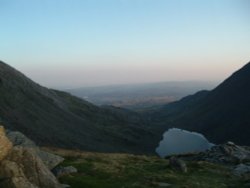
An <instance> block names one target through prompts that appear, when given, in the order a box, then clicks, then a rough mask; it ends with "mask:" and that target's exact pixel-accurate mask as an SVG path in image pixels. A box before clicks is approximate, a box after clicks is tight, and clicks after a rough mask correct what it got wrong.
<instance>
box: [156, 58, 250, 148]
mask: <svg viewBox="0 0 250 188" xmlns="http://www.w3.org/2000/svg"><path fill="white" fill-rule="evenodd" d="M151 115H152V116H151V121H152V122H157V123H156V124H157V125H156V127H155V128H156V130H158V131H159V132H162V131H163V130H166V129H167V128H168V127H178V128H183V129H187V130H192V131H198V132H201V133H203V134H204V135H205V136H206V137H207V138H208V139H209V140H211V141H213V142H216V143H220V142H225V141H227V140H231V141H234V142H236V143H238V144H245V145H250V137H249V135H250V63H248V64H247V65H245V66H244V67H243V68H242V69H240V70H238V71H237V72H235V73H234V74H233V75H232V76H230V77H229V78H228V79H226V80H225V81H224V82H223V83H221V84H220V85H219V86H218V87H216V88H215V89H214V90H212V91H202V92H198V93H196V94H194V95H192V96H188V97H185V98H183V99H182V100H180V101H178V102H175V103H171V104H169V105H166V106H164V107H163V108H161V109H159V110H157V111H156V112H154V113H153V114H151Z"/></svg>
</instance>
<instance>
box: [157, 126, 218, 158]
mask: <svg viewBox="0 0 250 188" xmlns="http://www.w3.org/2000/svg"><path fill="white" fill-rule="evenodd" d="M213 145H214V144H212V143H210V142H209V141H208V140H207V139H206V138H205V137H204V136H203V135H202V134H200V133H196V132H190V131H186V130H182V129H177V128H172V129H169V130H168V131H166V132H165V133H164V134H163V140H162V141H160V143H159V146H158V147H157V148H156V153H157V154H158V155H159V156H160V157H166V156H170V155H175V154H185V153H192V152H201V151H205V150H207V149H209V148H211V147H212V146H213Z"/></svg>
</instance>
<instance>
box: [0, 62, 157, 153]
mask: <svg viewBox="0 0 250 188" xmlns="http://www.w3.org/2000/svg"><path fill="white" fill-rule="evenodd" d="M0 117H1V119H2V121H3V123H4V125H5V126H6V127H7V128H8V129H11V130H18V131H20V132H22V133H24V134H25V135H27V136H28V137H30V138H31V139H32V140H34V141H35V142H36V143H37V144H39V145H43V146H56V147H64V148H72V149H73V148H75V149H82V150H88V151H102V152H131V153H148V152H153V150H154V147H155V145H154V144H155V143H154V144H153V143H152V140H154V139H155V137H154V136H153V134H152V132H150V131H148V130H147V126H146V125H145V124H146V123H145V122H144V121H143V120H142V118H141V117H140V116H139V115H138V114H136V113H133V112H130V111H127V110H123V109H118V108H114V107H103V108H100V107H97V106H95V105H93V104H91V103H89V102H87V101H85V100H82V99H80V98H78V97H74V96H72V95H70V94H69V93H66V92H61V91H57V90H52V89H47V88H45V87H42V86H40V85H38V84H36V83H34V82H33V81H32V80H30V79H29V78H27V77H26V76H25V75H23V74H22V73H20V72H19V71H17V70H15V69H14V68H12V67H10V66H8V65H7V64H5V63H3V62H0ZM142 146H143V147H142Z"/></svg>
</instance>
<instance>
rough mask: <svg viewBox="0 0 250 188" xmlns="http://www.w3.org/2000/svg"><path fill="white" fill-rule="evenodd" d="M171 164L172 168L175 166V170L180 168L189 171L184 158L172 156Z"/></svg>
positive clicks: (184, 171) (182, 170)
mask: <svg viewBox="0 0 250 188" xmlns="http://www.w3.org/2000/svg"><path fill="white" fill-rule="evenodd" d="M169 165H170V167H171V168H173V169H175V170H179V171H181V172H183V173H186V172H187V165H186V163H185V162H184V161H183V160H181V159H178V158H177V157H174V156H172V157H171V158H170V159H169Z"/></svg>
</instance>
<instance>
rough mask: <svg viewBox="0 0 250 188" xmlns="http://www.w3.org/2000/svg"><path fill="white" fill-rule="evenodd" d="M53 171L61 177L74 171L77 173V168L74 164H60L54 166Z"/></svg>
mask: <svg viewBox="0 0 250 188" xmlns="http://www.w3.org/2000/svg"><path fill="white" fill-rule="evenodd" d="M52 172H53V173H54V175H55V176H56V177H61V176H65V175H69V174H72V173H77V169H76V168H75V167H73V166H67V167H62V166H59V167H56V168H54V169H53V170H52Z"/></svg>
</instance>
